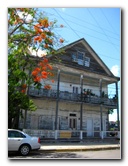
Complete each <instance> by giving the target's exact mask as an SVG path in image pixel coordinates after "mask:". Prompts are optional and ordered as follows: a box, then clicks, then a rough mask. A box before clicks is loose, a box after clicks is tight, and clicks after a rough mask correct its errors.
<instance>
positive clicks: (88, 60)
mask: <svg viewBox="0 0 128 166" xmlns="http://www.w3.org/2000/svg"><path fill="white" fill-rule="evenodd" d="M84 65H85V66H86V67H89V66H90V58H89V57H85V61H84Z"/></svg>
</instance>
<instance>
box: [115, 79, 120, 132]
mask: <svg viewBox="0 0 128 166" xmlns="http://www.w3.org/2000/svg"><path fill="white" fill-rule="evenodd" d="M115 85H116V102H117V125H118V131H120V120H119V100H118V82H116V83H115Z"/></svg>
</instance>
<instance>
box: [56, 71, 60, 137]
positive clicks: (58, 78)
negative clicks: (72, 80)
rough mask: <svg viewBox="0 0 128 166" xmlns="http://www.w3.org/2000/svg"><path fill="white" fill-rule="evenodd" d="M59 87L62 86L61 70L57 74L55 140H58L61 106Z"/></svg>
mask: <svg viewBox="0 0 128 166" xmlns="http://www.w3.org/2000/svg"><path fill="white" fill-rule="evenodd" d="M59 86H60V70H58V73H57V99H56V115H55V139H57V129H58V127H57V126H58V104H59V89H60V88H59Z"/></svg>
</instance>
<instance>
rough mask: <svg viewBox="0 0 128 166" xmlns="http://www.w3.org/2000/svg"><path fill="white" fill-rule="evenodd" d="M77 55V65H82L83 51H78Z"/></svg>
mask: <svg viewBox="0 0 128 166" xmlns="http://www.w3.org/2000/svg"><path fill="white" fill-rule="evenodd" d="M77 57H78V64H79V65H84V53H83V52H80V51H78V53H77Z"/></svg>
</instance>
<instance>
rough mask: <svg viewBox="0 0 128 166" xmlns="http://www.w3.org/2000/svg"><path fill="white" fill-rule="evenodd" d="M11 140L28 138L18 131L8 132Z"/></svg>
mask: <svg viewBox="0 0 128 166" xmlns="http://www.w3.org/2000/svg"><path fill="white" fill-rule="evenodd" d="M8 137H9V138H26V136H25V135H24V134H22V133H20V132H18V131H8Z"/></svg>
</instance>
